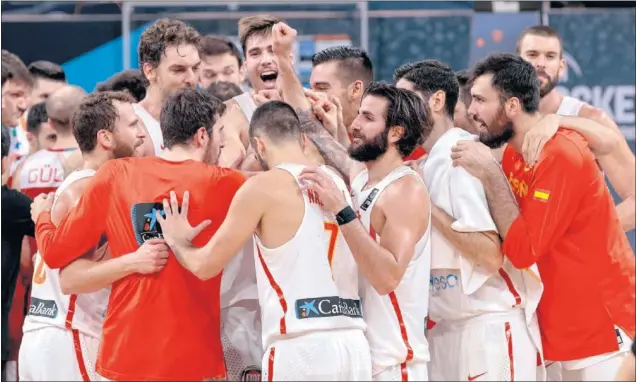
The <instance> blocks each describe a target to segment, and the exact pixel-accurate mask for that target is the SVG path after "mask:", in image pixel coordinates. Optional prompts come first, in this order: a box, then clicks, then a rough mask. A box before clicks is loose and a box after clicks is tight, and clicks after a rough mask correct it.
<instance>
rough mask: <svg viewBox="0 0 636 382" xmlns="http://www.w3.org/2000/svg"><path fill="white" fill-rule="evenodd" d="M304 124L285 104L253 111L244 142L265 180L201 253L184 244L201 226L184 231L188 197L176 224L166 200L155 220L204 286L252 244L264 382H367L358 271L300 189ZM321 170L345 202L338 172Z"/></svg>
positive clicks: (329, 217) (240, 201)
mask: <svg viewBox="0 0 636 382" xmlns="http://www.w3.org/2000/svg"><path fill="white" fill-rule="evenodd" d="M301 123H313V122H312V121H307V120H306V117H305V118H303V119H302V120H299V118H298V116H297V115H296V113H295V112H294V110H293V109H292V108H291V106H289V105H288V104H286V103H284V102H281V101H271V102H267V103H265V104H263V105H262V106H259V107H258V108H257V109H256V111H255V112H254V115H253V117H252V122H251V123H250V137H251V140H252V144H253V146H254V147H255V148H256V151H257V158H258V160H259V161H260V162H261V164H262V166H263V168H264V169H266V170H267V171H265V172H261V173H259V174H258V175H256V176H254V177H252V178H250V179H249V180H248V181H247V182H246V183H245V185H244V186H243V187H242V188H241V190H240V191H239V192H238V193H237V194H236V197H235V198H234V200H232V205H231V206H230V210H229V212H228V214H227V218H226V219H225V221H223V224H222V225H221V227H220V228H219V230H218V232H217V233H216V234H215V235H214V236H213V237H212V239H211V240H210V241H209V242H208V243H207V244H206V245H205V246H204V247H202V248H199V249H194V248H192V247H191V245H190V243H189V241H188V240H187V239H188V238H192V237H195V236H196V235H197V233H198V231H199V230H200V228H201V227H202V226H205V224H206V223H204V224H203V225H200V226H199V227H198V228H197V229H195V228H192V227H191V226H190V224H189V223H188V216H187V212H186V211H187V209H188V207H187V198H186V197H185V196H184V204H183V205H182V207H181V209H182V212H181V213H180V214H177V211H178V205H177V201H176V196H175V195H174V194H172V195H171V206H169V205H168V202H167V201H164V210H165V211H168V212H167V213H166V220H164V219H163V218H162V217H158V219H159V221H160V224H161V226H162V229H163V232H164V235H165V238H166V241H167V242H168V244H169V246H170V248H172V249H173V250H174V253H175V255H176V256H177V258H178V259H179V261H180V262H181V263H182V264H183V266H184V267H186V268H188V269H189V270H191V271H192V272H193V273H194V274H196V275H197V276H198V277H199V278H201V279H208V278H211V277H214V276H216V275H217V274H218V273H219V272H221V270H222V269H223V268H224V267H225V266H226V264H227V263H228V261H229V260H230V258H231V257H232V256H234V255H235V254H236V253H237V252H238V251H239V250H240V249H241V248H243V246H244V245H245V244H246V243H247V242H248V241H250V240H251V238H252V236H254V240H255V241H256V246H257V253H256V255H255V256H254V261H255V262H256V263H257V281H258V295H259V300H260V305H261V309H262V316H263V347H264V348H265V349H266V350H265V356H264V357H263V361H262V362H263V365H262V367H263V371H264V375H263V380H268V381H274V380H277V381H278V380H281V381H287V380H290V381H291V380H293V381H305V380H323V381H335V380H348V381H354V380H370V379H371V358H370V354H369V344H368V342H367V340H366V338H365V337H364V329H365V323H364V320H363V318H362V311H363V310H364V311H365V312H366V309H365V308H364V307H361V305H360V297H359V295H358V277H357V274H358V273H357V268H356V264H355V261H354V259H353V257H352V256H351V252H350V251H349V248H348V247H347V244H346V243H345V241H344V238H343V237H342V234H341V233H339V230H338V224H344V222H343V221H340V220H339V219H338V217H336V216H335V215H333V214H331V213H328V212H325V211H323V208H322V202H321V201H320V199H319V198H318V197H317V196H316V195H315V194H314V193H313V192H311V191H307V190H304V189H303V185H302V182H301V181H300V178H299V177H300V174H301V172H302V171H303V169H305V168H307V167H308V166H312V165H313V163H312V162H311V161H310V160H309V159H307V158H306V156H305V155H304V152H303V146H304V144H305V138H304V137H303V135H302V134H301V132H300V125H301ZM323 170H324V171H326V173H327V174H328V175H327V176H328V177H330V179H333V181H334V182H335V184H337V186H336V187H337V188H338V190H339V192H341V193H342V194H348V192H347V187H346V185H345V183H344V182H343V181H342V179H341V178H340V177H339V176H338V175H337V174H336V173H335V172H334V171H332V170H329V169H327V168H326V167H323ZM170 211H172V212H170ZM355 218H356V216H355V214H353V215H351V216H349V217H348V219H355ZM301 254H302V255H301ZM299 255H301V256H300V257H299ZM334 309H336V310H335V311H334Z"/></svg>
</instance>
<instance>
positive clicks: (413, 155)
mask: <svg viewBox="0 0 636 382" xmlns="http://www.w3.org/2000/svg"><path fill="white" fill-rule="evenodd" d="M424 155H426V150H424V148H423V147H422V146H417V147H416V148H415V150H413V152H412V153H411V154H409V156H407V157H406V158H404V161H407V160H417V159H420V158H421V157H423V156H424Z"/></svg>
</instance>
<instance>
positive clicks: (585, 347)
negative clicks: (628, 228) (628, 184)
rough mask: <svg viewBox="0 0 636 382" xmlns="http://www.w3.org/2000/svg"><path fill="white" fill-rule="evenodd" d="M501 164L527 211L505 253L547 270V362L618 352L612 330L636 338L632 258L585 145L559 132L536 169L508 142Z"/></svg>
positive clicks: (542, 319) (543, 305) (541, 314)
mask: <svg viewBox="0 0 636 382" xmlns="http://www.w3.org/2000/svg"><path fill="white" fill-rule="evenodd" d="M502 167H503V170H504V172H505V174H506V176H507V177H508V181H509V183H510V186H511V188H512V190H513V192H514V194H515V196H516V198H517V201H518V202H519V206H520V209H521V215H520V216H519V217H518V218H517V219H516V220H515V221H514V222H513V224H512V225H511V227H510V229H509V231H508V234H507V235H506V238H505V240H504V242H503V252H504V254H505V255H506V256H507V257H508V258H509V259H510V261H511V262H512V264H514V265H515V266H516V267H517V268H527V267H529V266H530V265H532V264H534V263H536V264H537V267H538V268H539V272H540V273H541V278H542V280H543V283H544V287H545V289H544V293H543V296H542V298H541V301H540V303H539V307H538V311H537V313H538V318H539V326H540V328H541V337H542V342H543V350H544V354H545V358H546V359H549V360H552V361H569V360H576V359H582V358H586V357H590V356H595V355H600V354H604V353H608V352H611V351H616V350H618V343H617V338H616V333H615V328H614V325H616V326H618V327H620V328H621V329H623V330H624V331H625V332H626V333H627V334H628V335H629V336H631V337H632V338H633V337H634V320H635V307H634V305H635V298H636V296H635V290H634V289H635V284H634V266H635V264H634V253H633V251H632V249H631V247H630V245H629V242H628V241H627V237H626V236H625V233H624V232H623V230H622V229H621V225H620V223H619V221H618V217H617V214H616V210H615V206H614V202H613V200H612V197H611V195H610V193H609V190H608V188H607V186H606V185H605V181H604V179H603V175H602V174H601V172H600V171H599V169H598V166H597V164H596V162H595V158H594V156H593V154H592V152H591V151H590V150H589V148H588V147H587V142H585V140H584V139H583V137H581V136H580V135H579V134H577V133H575V132H573V131H570V130H564V129H560V130H559V131H558V132H557V133H556V135H555V136H554V138H552V139H551V140H550V141H548V142H547V143H546V145H545V146H544V149H543V153H542V155H541V158H540V159H539V162H538V163H537V165H536V166H535V167H534V168H529V167H527V166H526V163H525V162H524V160H523V157H522V156H521V155H520V154H519V153H518V152H516V151H515V149H514V148H512V147H511V146H510V145H508V147H507V148H506V150H505V152H504V156H503V162H502Z"/></svg>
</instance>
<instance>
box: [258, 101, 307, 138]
mask: <svg viewBox="0 0 636 382" xmlns="http://www.w3.org/2000/svg"><path fill="white" fill-rule="evenodd" d="M261 135H265V136H267V137H268V138H269V139H271V140H272V141H273V142H280V141H284V140H289V139H294V140H298V142H300V120H299V119H298V114H296V112H295V111H294V109H293V108H292V107H291V106H289V105H288V104H287V103H285V102H282V101H269V102H265V103H264V104H262V105H260V106H259V107H257V108H256V110H255V111H254V114H253V115H252V120H251V121H250V139H251V138H254V137H256V136H261Z"/></svg>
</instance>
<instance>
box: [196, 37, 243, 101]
mask: <svg viewBox="0 0 636 382" xmlns="http://www.w3.org/2000/svg"><path fill="white" fill-rule="evenodd" d="M199 55H200V56H201V68H200V72H201V76H200V78H199V86H200V87H201V88H203V89H206V88H208V87H210V85H212V84H214V83H217V82H229V83H231V84H234V85H236V86H238V87H241V86H242V85H243V81H244V79H245V73H244V70H245V67H244V66H243V57H242V56H241V52H239V50H238V48H237V47H236V46H235V45H234V43H233V42H232V41H230V40H229V39H228V38H227V37H225V36H214V35H207V36H203V37H201V47H200V49H199Z"/></svg>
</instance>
